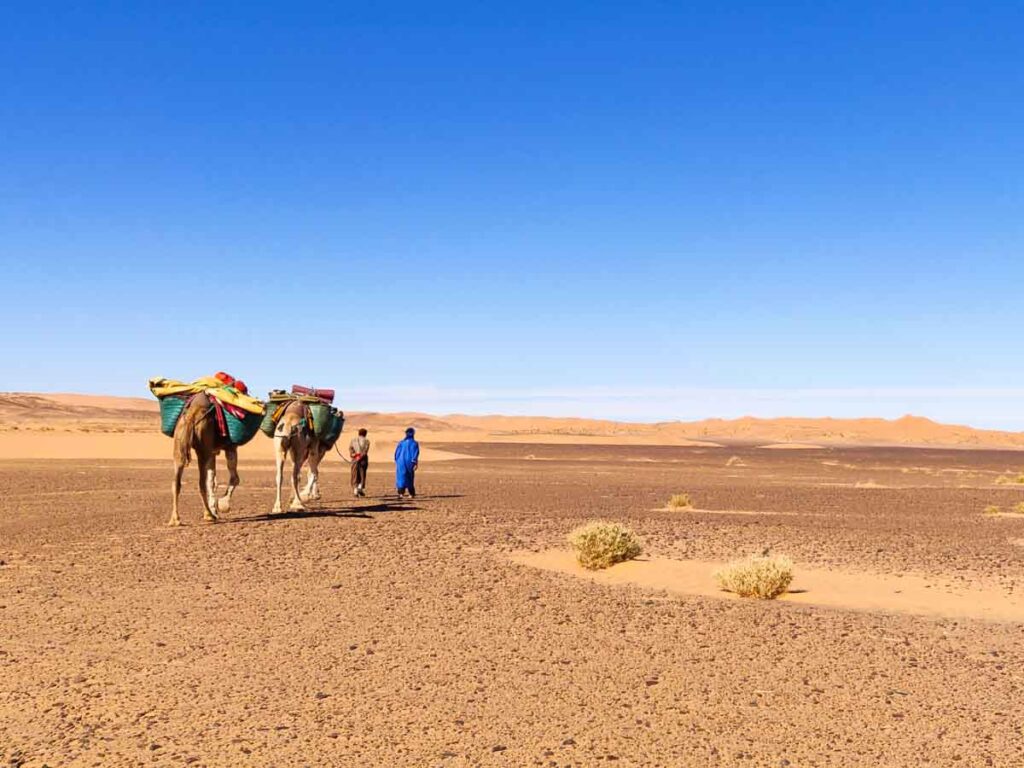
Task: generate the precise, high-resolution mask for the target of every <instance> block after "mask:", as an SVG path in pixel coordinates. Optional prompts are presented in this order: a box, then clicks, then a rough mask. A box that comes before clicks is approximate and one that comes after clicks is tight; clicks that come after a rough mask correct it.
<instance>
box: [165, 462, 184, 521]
mask: <svg viewBox="0 0 1024 768" xmlns="http://www.w3.org/2000/svg"><path fill="white" fill-rule="evenodd" d="M184 471H185V465H184V464H178V463H177V462H175V464H174V480H172V481H171V492H172V494H173V497H174V503H173V505H172V506H171V519H170V521H169V522H168V523H167V524H168V525H181V518H180V517H178V496H179V495H180V494H181V475H182V473H183V472H184Z"/></svg>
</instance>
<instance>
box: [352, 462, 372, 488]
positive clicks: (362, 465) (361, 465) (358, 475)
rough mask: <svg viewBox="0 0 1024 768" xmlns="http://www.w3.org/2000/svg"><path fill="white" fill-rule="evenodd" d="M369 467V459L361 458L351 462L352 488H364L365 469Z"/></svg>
mask: <svg viewBox="0 0 1024 768" xmlns="http://www.w3.org/2000/svg"><path fill="white" fill-rule="evenodd" d="M369 466H370V458H369V457H368V456H363V458H361V459H358V460H356V461H353V462H352V487H353V488H355V487H356V486H359V485H361V486H363V487H364V488H365V487H366V468H367V467H369Z"/></svg>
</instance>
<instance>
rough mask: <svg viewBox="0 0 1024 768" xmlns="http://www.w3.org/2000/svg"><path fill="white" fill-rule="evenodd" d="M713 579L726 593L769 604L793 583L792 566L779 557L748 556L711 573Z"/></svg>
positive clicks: (786, 560) (786, 558)
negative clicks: (754, 598)
mask: <svg viewBox="0 0 1024 768" xmlns="http://www.w3.org/2000/svg"><path fill="white" fill-rule="evenodd" d="M715 579H716V580H717V581H718V586H720V587H721V588H722V589H724V590H725V591H726V592H735V593H736V594H737V595H739V596H740V597H756V598H758V599H759V600H773V599H775V598H776V597H778V596H779V595H781V594H783V593H785V591H786V590H787V589H788V588H789V585H790V583H791V582H792V581H793V562H792V561H791V560H790V559H789V558H788V557H785V556H783V555H751V556H750V557H747V558H744V559H742V560H734V561H733V562H731V563H729V564H728V565H727V566H725V567H724V568H722V569H720V570H718V571H715Z"/></svg>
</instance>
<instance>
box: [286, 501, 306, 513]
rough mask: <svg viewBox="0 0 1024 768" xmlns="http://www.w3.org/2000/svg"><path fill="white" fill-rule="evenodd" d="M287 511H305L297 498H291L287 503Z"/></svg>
mask: <svg viewBox="0 0 1024 768" xmlns="http://www.w3.org/2000/svg"><path fill="white" fill-rule="evenodd" d="M288 511H289V512H305V511H306V507H305V506H303V504H302V502H301V501H300V500H299V499H292V503H291V504H289V505H288Z"/></svg>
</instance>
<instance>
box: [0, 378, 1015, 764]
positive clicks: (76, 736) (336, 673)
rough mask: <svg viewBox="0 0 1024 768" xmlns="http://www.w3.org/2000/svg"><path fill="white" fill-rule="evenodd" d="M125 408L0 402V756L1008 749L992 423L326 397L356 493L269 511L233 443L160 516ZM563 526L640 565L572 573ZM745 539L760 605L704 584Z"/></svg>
mask: <svg viewBox="0 0 1024 768" xmlns="http://www.w3.org/2000/svg"><path fill="white" fill-rule="evenodd" d="M342 405H343V403H342ZM409 424H412V425H414V426H416V427H417V429H418V435H417V436H418V438H419V439H420V440H421V442H422V444H423V447H424V452H423V461H422V467H421V470H420V474H419V476H418V482H417V485H418V486H419V491H420V495H419V496H418V497H417V498H416V499H415V500H413V501H409V500H405V501H399V500H397V499H396V498H395V494H394V492H393V489H392V488H391V486H392V479H393V476H392V471H393V470H392V465H391V463H390V462H389V461H388V459H389V457H390V454H391V451H392V449H393V446H394V441H395V439H396V438H397V437H398V436H399V435H400V433H401V431H402V429H403V428H404V427H405V426H407V425H409ZM157 426H158V420H157V409H156V403H155V401H153V400H144V399H138V400H134V399H129V398H106V397H95V396H85V395H30V394H6V395H2V396H0V494H2V495H0V765H4V766H24V767H25V768H29V767H31V768H41V767H42V766H50V768H57V766H183V765H191V766H443V767H445V768H448V767H451V768H454V767H455V766H551V767H555V766H558V767H568V766H574V767H575V766H780V767H781V766H794V767H795V766H872V767H880V768H887V767H893V768H895V767H898V766H924V765H928V766H1005V767H1007V768H1011V767H1015V766H1024V714H1022V706H1021V705H1022V701H1024V633H1022V627H1024V506H1022V503H1024V482H1021V480H1024V478H1022V477H1021V475H1022V474H1024V453H1022V452H1021V449H1022V448H1024V435H1021V434H1017V433H1001V432H986V431H979V430H973V429H970V428H967V427H949V426H944V425H939V424H935V423H933V422H930V421H928V420H926V419H921V418H913V417H906V418H904V419H899V420H896V421H883V420H869V419H865V420H845V421H844V420H828V419H823V420H807V419H780V420H757V419H740V420H736V421H721V420H709V421H704V422H695V423H689V424H684V423H665V424H653V425H638V424H632V425H631V424H617V423H615V422H601V421H588V420H582V419H534V418H525V417H518V418H515V417H468V416H440V417H434V416H425V415H422V414H390V415H387V414H358V413H352V414H349V418H348V422H347V424H346V429H345V435H343V443H347V439H348V437H349V436H350V435H351V434H353V433H354V431H355V430H356V429H357V428H358V427H361V426H365V427H367V428H368V429H369V431H370V439H371V441H372V442H373V448H372V449H371V464H370V479H369V496H368V497H367V498H365V499H354V498H352V496H351V493H350V490H349V486H348V466H347V465H346V464H345V463H344V462H343V461H342V460H341V459H340V458H338V456H337V455H335V454H331V455H330V456H329V458H328V459H327V460H326V462H325V464H324V468H323V471H322V485H323V489H324V498H323V499H321V500H320V501H319V502H316V503H313V504H310V506H309V510H308V511H307V512H303V513H290V514H284V515H277V516H274V515H270V514H269V511H270V508H271V505H272V503H273V490H272V486H273V465H272V453H271V442H270V440H268V439H267V438H265V437H264V436H262V435H257V436H256V438H255V439H254V440H253V442H252V443H250V444H249V445H247V446H245V447H244V448H242V449H241V451H240V471H241V477H242V484H241V486H240V488H239V490H238V492H237V493H236V494H235V497H234V502H233V505H232V508H231V510H230V511H228V512H226V513H225V514H223V516H222V520H221V522H220V523H217V524H205V523H203V522H202V516H201V507H200V501H199V497H198V495H197V492H196V490H195V486H196V482H195V479H196V470H195V466H194V465H193V466H192V467H190V468H189V470H188V472H187V475H186V478H187V484H186V487H185V489H184V491H183V495H182V518H183V520H184V522H185V523H186V524H185V525H184V526H183V527H181V528H174V529H172V528H169V527H167V525H166V523H167V518H168V515H169V511H170V480H171V456H170V455H171V440H170V439H168V438H166V437H164V436H162V435H161V434H160V433H159V431H158V429H157ZM223 476H224V473H223V467H222V477H221V481H222V482H223ZM677 493H687V494H689V495H690V497H691V499H692V501H693V507H692V508H691V509H685V510H674V509H670V508H668V507H667V506H666V502H667V500H668V499H669V497H670V496H672V495H673V494H677ZM597 519H600V520H609V521H615V522H620V523H623V524H626V525H628V526H629V527H631V528H632V529H633V530H634V531H635V532H636V533H637V534H638V535H639V537H640V538H641V539H642V541H643V544H644V552H643V554H642V555H641V556H640V557H639V558H638V559H637V560H634V561H631V562H627V563H622V564H619V565H616V566H613V567H612V568H610V569H608V570H607V571H600V572H584V571H583V570H582V569H581V568H579V567H578V566H576V565H575V564H574V562H573V559H572V556H571V554H569V552H568V549H567V544H566V535H567V534H568V533H569V531H571V530H572V529H573V528H575V527H576V526H578V525H580V524H581V523H584V522H587V521H590V520H597ZM766 549H767V550H769V551H770V552H772V553H782V554H786V555H788V556H789V557H790V558H791V559H792V560H793V561H794V563H795V568H796V579H795V581H794V582H793V585H792V586H791V588H790V592H789V593H788V594H785V595H783V596H782V597H781V598H779V599H778V600H773V601H758V600H750V599H742V598H738V597H736V596H734V595H732V594H729V593H725V592H721V591H719V590H718V589H717V586H716V584H715V581H714V580H713V579H712V577H711V573H712V571H713V570H714V568H715V567H716V564H718V563H722V562H725V561H729V560H731V559H734V558H737V557H741V556H744V555H748V554H751V553H755V552H761V551H764V550H766Z"/></svg>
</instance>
